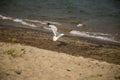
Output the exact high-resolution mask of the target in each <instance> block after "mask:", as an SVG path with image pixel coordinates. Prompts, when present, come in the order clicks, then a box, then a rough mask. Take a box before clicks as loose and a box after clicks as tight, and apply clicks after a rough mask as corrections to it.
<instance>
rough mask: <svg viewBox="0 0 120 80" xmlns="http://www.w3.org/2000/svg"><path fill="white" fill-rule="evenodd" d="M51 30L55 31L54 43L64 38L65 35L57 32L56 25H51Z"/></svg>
mask: <svg viewBox="0 0 120 80" xmlns="http://www.w3.org/2000/svg"><path fill="white" fill-rule="evenodd" d="M49 27H50V28H51V30H52V31H53V34H54V36H53V41H57V40H58V39H59V38H60V37H62V36H63V35H64V34H63V33H59V32H57V27H56V26H55V25H49Z"/></svg>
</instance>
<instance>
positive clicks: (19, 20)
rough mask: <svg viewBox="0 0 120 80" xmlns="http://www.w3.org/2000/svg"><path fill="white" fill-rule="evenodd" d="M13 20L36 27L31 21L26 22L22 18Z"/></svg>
mask: <svg viewBox="0 0 120 80" xmlns="http://www.w3.org/2000/svg"><path fill="white" fill-rule="evenodd" d="M13 21H14V22H19V23H21V24H23V25H26V26H31V27H36V26H35V25H34V24H31V23H27V22H25V21H23V20H22V19H17V18H16V19H13Z"/></svg>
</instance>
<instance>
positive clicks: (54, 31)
mask: <svg viewBox="0 0 120 80" xmlns="http://www.w3.org/2000/svg"><path fill="white" fill-rule="evenodd" d="M49 27H50V28H51V29H52V31H53V33H54V35H55V36H56V35H57V27H56V26H54V25H49Z"/></svg>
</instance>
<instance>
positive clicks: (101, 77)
mask: <svg viewBox="0 0 120 80" xmlns="http://www.w3.org/2000/svg"><path fill="white" fill-rule="evenodd" d="M10 49H14V50H15V51H14V53H17V54H16V55H15V56H11V55H8V54H7V53H6V51H8V50H10ZM23 50H24V54H22V53H23ZM18 54H22V55H21V56H20V55H18ZM119 73H120V65H117V64H112V63H108V62H105V61H98V60H95V59H91V58H84V57H82V56H79V57H76V56H72V55H69V54H65V53H60V52H55V51H50V50H45V49H39V48H36V47H31V46H26V45H21V44H13V43H12V44H11V43H3V42H0V78H1V80H119V79H120V74H119Z"/></svg>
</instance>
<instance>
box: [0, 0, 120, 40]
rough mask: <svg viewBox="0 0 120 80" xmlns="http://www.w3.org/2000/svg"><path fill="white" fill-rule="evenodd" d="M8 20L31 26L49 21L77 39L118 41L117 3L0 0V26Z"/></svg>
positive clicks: (102, 0)
mask: <svg viewBox="0 0 120 80" xmlns="http://www.w3.org/2000/svg"><path fill="white" fill-rule="evenodd" d="M13 19H16V20H13ZM8 20H13V21H14V22H21V23H22V24H23V25H27V26H31V27H35V26H36V23H37V22H39V23H41V24H42V21H50V22H53V23H55V24H62V25H61V26H63V27H66V28H72V29H73V31H71V32H70V33H71V34H74V35H77V36H83V37H92V38H93V37H95V38H99V39H104V40H111V41H118V42H120V0H1V1H0V21H1V22H0V24H3V23H2V22H4V23H5V21H8ZM25 20H29V21H33V23H34V24H32V25H31V24H29V23H28V24H27V23H25V22H24V21H25ZM29 21H27V22H29ZM35 22H36V23H35ZM6 23H7V22H6ZM6 23H5V24H6ZM79 23H82V24H83V26H82V27H76V25H77V24H79ZM10 25H12V24H10ZM37 25H38V23H37Z"/></svg>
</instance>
